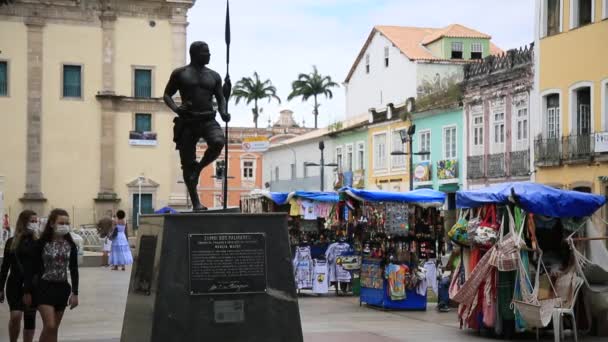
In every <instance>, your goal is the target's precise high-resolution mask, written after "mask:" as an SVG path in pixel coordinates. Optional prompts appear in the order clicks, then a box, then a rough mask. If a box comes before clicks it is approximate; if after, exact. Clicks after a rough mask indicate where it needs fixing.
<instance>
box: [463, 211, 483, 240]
mask: <svg viewBox="0 0 608 342" xmlns="http://www.w3.org/2000/svg"><path fill="white" fill-rule="evenodd" d="M474 211H475V209H471V218H469V222H468V224H467V234H468V238H469V242H470V243H472V242H473V239H474V237H475V233H476V232H477V228H479V224H480V223H481V211H482V208H479V209H477V215H475V216H473V213H474Z"/></svg>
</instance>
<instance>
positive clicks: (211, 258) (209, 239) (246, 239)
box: [189, 233, 266, 294]
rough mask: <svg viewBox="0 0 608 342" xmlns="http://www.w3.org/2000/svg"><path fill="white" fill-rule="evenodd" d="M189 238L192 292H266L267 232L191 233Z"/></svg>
mask: <svg viewBox="0 0 608 342" xmlns="http://www.w3.org/2000/svg"><path fill="white" fill-rule="evenodd" d="M189 240H190V241H189V247H190V254H189V255H190V292H191V294H220V293H257V292H265V290H266V245H265V238H264V234H262V233H242V234H192V235H190V237H189Z"/></svg>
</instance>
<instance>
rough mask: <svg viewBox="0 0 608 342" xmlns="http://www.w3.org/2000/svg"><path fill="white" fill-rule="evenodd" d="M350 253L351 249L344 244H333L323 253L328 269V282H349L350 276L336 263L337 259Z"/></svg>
mask: <svg viewBox="0 0 608 342" xmlns="http://www.w3.org/2000/svg"><path fill="white" fill-rule="evenodd" d="M350 253H352V247H351V246H350V245H349V244H348V243H346V242H335V243H332V244H331V245H329V247H328V248H327V252H325V259H327V262H328V267H329V281H340V282H350V279H351V274H350V272H348V271H347V270H345V269H344V268H343V267H342V266H340V265H338V264H337V263H336V261H337V258H338V257H339V256H342V255H348V254H350Z"/></svg>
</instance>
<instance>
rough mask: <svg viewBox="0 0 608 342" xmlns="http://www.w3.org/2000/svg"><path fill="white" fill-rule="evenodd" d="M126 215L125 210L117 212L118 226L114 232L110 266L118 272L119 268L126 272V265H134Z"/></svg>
mask: <svg viewBox="0 0 608 342" xmlns="http://www.w3.org/2000/svg"><path fill="white" fill-rule="evenodd" d="M126 216H127V215H126V214H125V212H124V211H123V210H119V211H117V212H116V225H115V227H114V232H112V251H111V252H110V265H112V269H113V270H118V266H120V267H121V269H122V270H123V271H124V270H125V265H131V264H132V263H133V255H132V254H131V247H130V246H129V239H128V238H127V236H129V235H128V232H127V221H126V220H125V218H126Z"/></svg>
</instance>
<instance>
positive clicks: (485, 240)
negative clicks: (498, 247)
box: [469, 205, 499, 249]
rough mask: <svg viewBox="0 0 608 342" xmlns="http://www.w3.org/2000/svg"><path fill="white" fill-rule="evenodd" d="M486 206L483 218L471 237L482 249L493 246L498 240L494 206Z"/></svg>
mask: <svg viewBox="0 0 608 342" xmlns="http://www.w3.org/2000/svg"><path fill="white" fill-rule="evenodd" d="M486 208H487V210H486V215H485V218H484V220H483V221H482V222H480V223H479V226H478V227H477V229H476V230H475V233H474V235H473V237H472V243H473V244H474V245H475V246H477V247H479V248H482V249H489V248H490V247H492V246H494V244H495V243H496V241H497V240H498V230H499V225H498V223H497V220H496V206H495V205H489V206H487V207H486ZM469 237H470V235H469Z"/></svg>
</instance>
